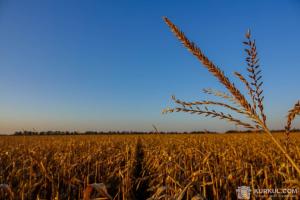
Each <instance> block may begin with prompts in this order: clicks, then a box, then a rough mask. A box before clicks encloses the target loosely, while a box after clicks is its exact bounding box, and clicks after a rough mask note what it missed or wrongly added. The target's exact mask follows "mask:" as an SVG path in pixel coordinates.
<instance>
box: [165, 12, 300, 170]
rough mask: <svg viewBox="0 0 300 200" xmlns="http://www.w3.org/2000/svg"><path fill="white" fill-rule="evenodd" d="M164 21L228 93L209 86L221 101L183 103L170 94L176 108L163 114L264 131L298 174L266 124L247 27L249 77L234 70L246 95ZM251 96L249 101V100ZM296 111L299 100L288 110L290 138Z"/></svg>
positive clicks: (253, 47)
mask: <svg viewBox="0 0 300 200" xmlns="http://www.w3.org/2000/svg"><path fill="white" fill-rule="evenodd" d="M164 20H165V22H166V24H167V25H168V26H169V27H170V29H171V31H172V32H173V33H174V34H175V36H176V37H177V38H178V39H179V40H180V41H181V42H182V44H183V45H184V46H185V47H186V48H187V49H188V50H189V51H190V52H191V53H192V54H193V55H194V56H195V57H196V58H197V59H198V60H199V61H200V62H201V63H202V65H203V66H204V67H205V68H206V69H207V70H208V71H209V72H210V73H211V74H212V75H213V76H214V77H215V78H217V80H218V81H219V82H220V83H221V84H222V85H223V86H225V88H226V89H227V91H228V93H226V92H223V91H216V90H212V89H205V90H204V92H205V93H208V94H212V95H214V96H217V97H220V98H222V99H223V100H225V101H224V102H223V101H222V102H216V101H194V102H186V101H182V100H179V99H177V98H176V97H175V96H172V99H173V101H174V102H175V103H176V104H177V106H176V107H175V108H167V109H165V110H163V113H172V112H186V113H191V114H198V115H204V116H206V117H213V118H219V119H222V120H227V121H229V122H232V123H234V124H235V125H237V126H241V127H244V128H246V129H249V130H253V131H263V132H265V133H266V134H268V135H269V137H270V138H271V139H272V141H273V142H274V143H275V144H276V146H277V147H278V149H279V150H280V151H281V152H282V153H283V154H284V155H285V157H286V158H287V159H288V161H289V162H290V163H291V164H292V166H293V167H294V168H295V169H296V170H297V172H298V174H299V175H300V169H299V167H298V166H297V164H296V163H295V161H294V160H293V159H292V158H291V157H290V156H289V154H288V153H287V150H286V149H285V148H284V147H283V146H282V145H281V144H280V142H279V141H277V140H276V139H275V137H274V136H273V135H272V133H271V131H270V130H269V128H268V126H267V124H266V119H267V117H266V115H265V113H264V104H263V100H264V96H263V90H262V84H263V82H262V80H261V79H262V75H261V70H260V65H259V58H258V54H257V49H256V42H255V40H253V39H252V37H251V32H250V30H248V31H247V33H246V35H245V36H246V41H244V42H243V44H244V45H245V46H246V48H245V51H246V54H247V56H246V64H247V71H248V77H245V76H243V75H242V74H241V73H239V72H234V75H235V76H236V77H237V78H238V79H239V80H240V81H241V82H242V83H243V84H244V85H245V87H246V90H247V93H248V97H246V96H245V95H244V94H243V93H242V92H241V91H240V90H239V89H238V88H237V87H236V86H235V85H234V83H233V82H232V81H231V80H230V79H229V78H228V77H227V76H226V75H225V73H224V72H223V71H222V70H221V69H220V68H219V67H218V66H216V65H215V64H214V63H213V62H212V61H211V60H209V58H208V57H206V56H205V55H204V53H203V51H202V50H201V49H200V48H199V47H198V46H197V45H196V44H195V43H194V42H192V41H190V40H189V39H188V38H187V37H186V36H185V34H184V33H183V32H182V31H181V30H180V29H179V28H178V27H177V26H176V25H174V24H173V23H172V22H171V21H170V20H169V19H168V18H166V17H164ZM248 99H250V100H248ZM211 106H216V107H222V108H225V109H227V110H228V111H231V112H233V113H235V114H238V115H243V116H245V117H246V119H247V120H248V121H243V120H241V119H239V118H237V117H234V116H232V115H231V114H229V113H228V114H226V113H223V112H221V111H216V110H215V109H214V108H210V107H211ZM297 114H300V104H299V102H298V103H297V104H296V105H295V106H294V108H293V109H292V110H290V111H289V114H288V121H287V125H286V136H287V138H288V137H289V131H290V127H291V122H292V121H293V119H294V118H295V116H296V115H297Z"/></svg>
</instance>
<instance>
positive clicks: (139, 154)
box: [132, 138, 150, 200]
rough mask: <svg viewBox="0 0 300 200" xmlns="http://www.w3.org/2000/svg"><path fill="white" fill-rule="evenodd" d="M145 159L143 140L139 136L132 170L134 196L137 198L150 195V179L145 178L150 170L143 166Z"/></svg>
mask: <svg viewBox="0 0 300 200" xmlns="http://www.w3.org/2000/svg"><path fill="white" fill-rule="evenodd" d="M143 161H144V151H143V145H142V141H141V139H140V138H139V139H138V141H137V144H136V149H135V166H134V168H133V172H132V179H133V183H134V185H133V187H132V192H133V198H134V199H136V200H144V199H147V198H149V197H150V192H149V191H148V188H149V179H143V177H146V176H148V175H149V172H148V171H147V169H146V168H144V167H143Z"/></svg>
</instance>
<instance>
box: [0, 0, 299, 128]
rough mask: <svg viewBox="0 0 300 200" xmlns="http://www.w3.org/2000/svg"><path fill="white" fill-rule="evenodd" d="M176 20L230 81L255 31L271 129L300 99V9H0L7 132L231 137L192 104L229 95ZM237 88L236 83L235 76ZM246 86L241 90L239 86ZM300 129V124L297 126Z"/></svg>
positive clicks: (166, 5)
mask: <svg viewBox="0 0 300 200" xmlns="http://www.w3.org/2000/svg"><path fill="white" fill-rule="evenodd" d="M162 16H167V17H169V18H170V19H171V20H172V21H173V22H174V23H175V24H176V25H178V26H179V27H180V28H181V29H182V30H183V31H184V32H185V33H186V35H187V36H188V37H189V38H190V39H191V40H193V41H195V42H196V43H197V44H198V45H199V46H200V47H201V48H202V49H203V50H204V52H205V53H206V54H207V56H208V57H209V58H211V59H212V60H213V61H214V62H215V63H216V64H217V65H218V66H219V67H220V68H222V69H223V70H224V71H226V74H227V75H228V76H230V77H231V78H233V76H232V73H233V72H234V71H241V72H244V73H245V63H244V56H245V54H244V52H243V45H242V41H243V39H244V33H245V32H246V30H247V29H248V28H251V30H252V33H253V36H254V38H256V41H257V46H258V52H259V56H260V58H261V67H262V70H263V79H264V90H265V109H266V113H267V115H268V116H269V118H268V124H269V125H270V127H271V128H274V129H275V128H276V129H277V128H283V125H284V123H285V116H286V111H287V110H288V109H289V108H290V107H291V106H292V105H293V104H294V103H295V102H296V100H298V99H300V92H299V86H300V79H299V74H300V64H299V63H300V51H299V48H300V37H299V35H300V1H297V0H292V1H280V2H279V1H251V2H250V1H226V3H225V1H189V2H187V1H164V2H163V1H158V0H157V1H140V0H139V1H123V2H121V1H105V0H103V1H102V0H101V1H75V0H70V1H60V0H56V1H54V0H48V1H40V0H36V1H30V0H29V1H21V0H20V1H8V0H6V1H0V94H1V96H0V133H12V132H13V131H16V130H22V129H27V130H38V131H41V130H78V131H85V130H104V131H107V130H135V131H139V130H143V131H144V130H145V131H147V130H152V129H153V128H152V124H155V125H156V126H157V128H158V129H159V130H164V131H170V130H178V131H181V130H187V131H192V130H204V129H208V130H217V131H218V130H224V129H235V126H234V125H230V124H227V123H225V122H220V121H218V120H216V119H208V118H203V117H199V116H193V115H189V114H184V113H175V114H169V115H161V110H162V109H163V108H165V107H167V106H172V102H171V100H170V96H171V95H172V94H175V95H176V96H177V97H178V98H181V99H183V100H204V99H214V98H213V97H211V96H207V95H204V94H203V93H202V92H201V90H202V89H203V88H208V87H210V88H215V89H223V88H222V87H220V85H219V84H218V83H217V81H216V80H215V78H214V77H212V76H211V75H210V74H209V73H208V72H207V70H206V69H205V68H203V67H202V66H201V65H200V64H199V63H198V61H197V60H196V59H195V58H194V57H193V56H192V55H190V53H189V52H188V51H187V50H186V49H184V48H183V47H182V45H181V44H180V43H179V42H178V41H177V39H175V38H174V36H173V34H171V32H170V31H169V29H168V27H167V26H166V25H165V24H164V22H163V20H162ZM233 79H234V80H235V81H237V80H236V79H235V78H233ZM237 85H238V86H240V85H239V84H237ZM296 124H299V120H296V121H295V126H296V127H300V126H297V125H296Z"/></svg>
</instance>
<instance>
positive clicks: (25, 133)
mask: <svg viewBox="0 0 300 200" xmlns="http://www.w3.org/2000/svg"><path fill="white" fill-rule="evenodd" d="M214 133H217V132H212V131H191V132H187V131H185V132H176V131H171V132H158V131H85V132H78V131H16V132H15V133H14V134H13V135H134V134H145V135H147V134H214Z"/></svg>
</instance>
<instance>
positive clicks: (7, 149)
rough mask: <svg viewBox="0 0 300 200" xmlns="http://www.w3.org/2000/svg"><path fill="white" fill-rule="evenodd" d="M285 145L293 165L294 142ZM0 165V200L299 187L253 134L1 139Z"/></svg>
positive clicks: (199, 195)
mask: <svg viewBox="0 0 300 200" xmlns="http://www.w3.org/2000/svg"><path fill="white" fill-rule="evenodd" d="M275 137H276V139H277V140H278V141H282V142H283V140H284V139H285V138H284V135H283V134H275ZM290 143H291V145H290V155H291V157H292V159H293V160H295V162H297V164H298V165H300V149H299V146H300V136H298V135H297V134H296V133H293V134H291V137H290ZM0 162H1V165H0V184H1V192H0V194H1V195H2V196H1V198H0V199H85V200H87V199H93V198H98V199H147V198H148V199H153V200H154V199H168V200H169V199H176V200H180V199H193V200H196V199H236V191H235V190H236V189H237V187H238V186H241V185H247V186H251V188H299V186H300V185H299V184H300V183H299V181H298V180H299V176H298V174H297V172H296V171H295V169H294V168H293V167H292V166H291V164H290V163H289V162H288V160H287V159H286V158H285V157H284V155H283V154H281V153H280V152H278V151H276V147H275V146H274V144H273V143H272V140H271V139H270V138H269V137H268V136H267V135H265V134H254V133H253V134H226V135H215V134H208V135H143V136H141V135H126V136H117V135H115V136H26V137H23V136H2V137H0ZM257 198H258V197H257Z"/></svg>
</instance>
